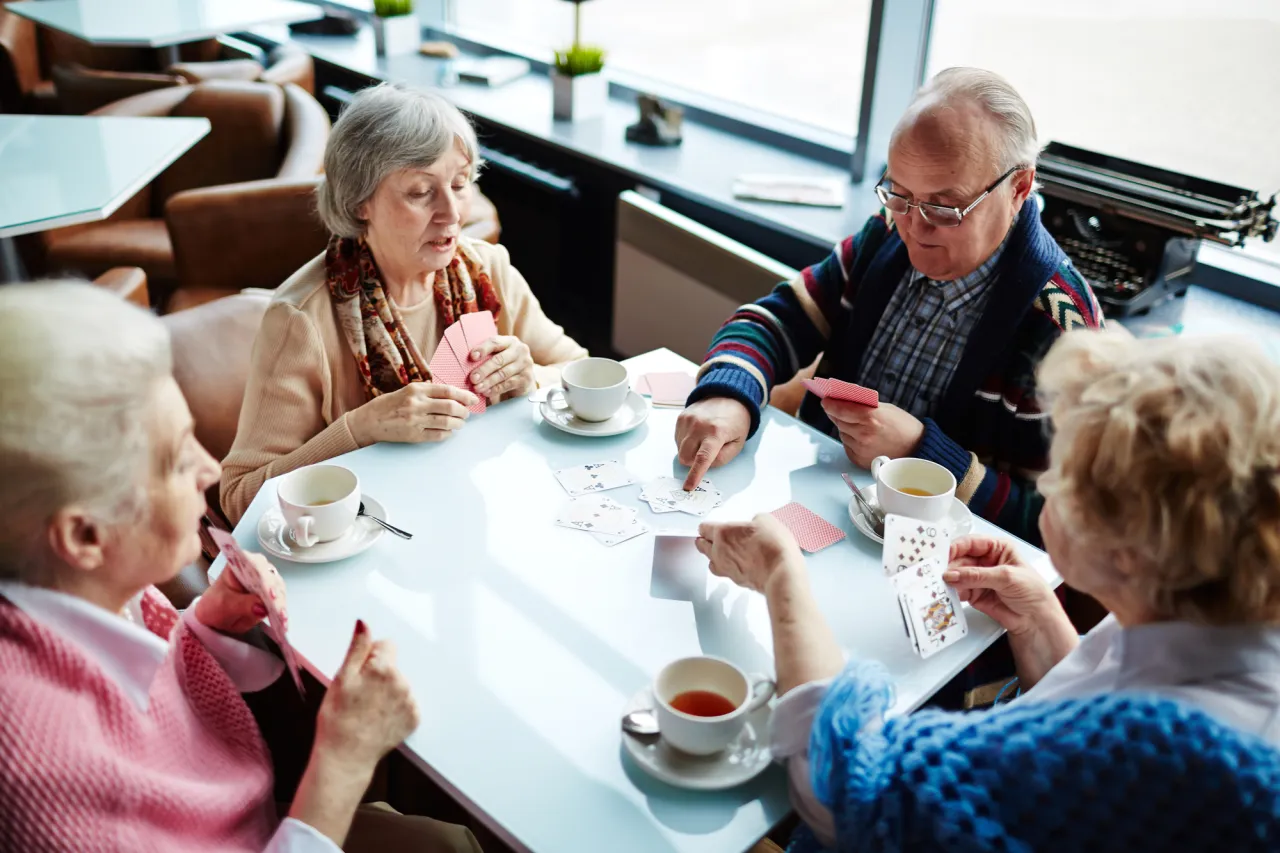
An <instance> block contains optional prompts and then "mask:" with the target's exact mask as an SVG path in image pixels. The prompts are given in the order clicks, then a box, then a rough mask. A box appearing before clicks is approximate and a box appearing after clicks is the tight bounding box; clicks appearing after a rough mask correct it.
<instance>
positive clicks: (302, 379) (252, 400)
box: [219, 302, 359, 524]
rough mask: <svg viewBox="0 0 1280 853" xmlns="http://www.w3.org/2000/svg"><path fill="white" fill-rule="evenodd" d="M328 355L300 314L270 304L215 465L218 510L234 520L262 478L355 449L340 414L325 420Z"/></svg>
mask: <svg viewBox="0 0 1280 853" xmlns="http://www.w3.org/2000/svg"><path fill="white" fill-rule="evenodd" d="M332 394H333V381H332V377H331V376H330V372H329V359H328V357H327V355H326V353H325V351H324V345H323V344H322V342H321V339H320V333H319V332H318V331H317V330H316V327H315V324H314V323H312V321H311V318H310V317H308V316H307V315H306V314H305V313H303V312H302V311H300V310H298V309H297V308H295V307H294V306H293V305H290V304H288V303H285V302H273V303H272V304H271V306H270V307H269V308H267V313H266V315H265V316H264V317H263V318H262V327H261V328H260V329H259V330H258V336H257V338H256V339H255V340H254V342H253V356H252V364H251V366H250V369H249V382H248V385H247V386H246V387H245V392H244V404H243V406H242V407H241V409H240V422H239V425H238V427H237V429H236V439H235V443H234V444H232V446H231V452H230V453H228V454H227V458H226V460H224V461H223V463H222V485H221V487H220V491H219V495H220V498H221V501H222V510H223V512H225V513H226V514H227V517H228V518H229V519H230V520H231V522H232V523H233V524H236V523H239V521H240V517H241V516H243V515H244V512H245V510H247V509H248V508H249V504H250V503H252V502H253V499H254V496H256V495H257V494H258V490H259V489H260V488H262V484H263V483H265V482H266V481H267V480H269V479H270V478H272V477H276V476H279V475H280V474H286V473H288V472H290V471H292V470H294V469H295V468H301V467H303V466H305V465H312V464H315V463H317V462H323V461H324V460H326V459H332V458H333V457H335V456H338V455H341V454H343V453H348V452H350V451H352V450H356V449H358V448H359V445H358V444H357V443H356V439H355V436H353V435H352V434H351V429H350V427H349V426H348V424H347V415H345V414H343V415H341V416H340V417H338V418H337V419H335V420H334V421H333V423H326V422H325V418H324V411H325V404H326V403H328V402H330V397H331V395H332Z"/></svg>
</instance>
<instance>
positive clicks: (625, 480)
mask: <svg viewBox="0 0 1280 853" xmlns="http://www.w3.org/2000/svg"><path fill="white" fill-rule="evenodd" d="M555 476H556V479H557V480H559V481H560V485H562V486H564V490H565V491H566V492H568V493H569V494H570V495H571V496H573V497H575V498H576V497H578V496H579V495H589V494H592V493H594V492H607V491H608V490H609V489H619V488H621V487H623V486H630V485H631V484H632V483H634V482H635V481H636V478H635V477H633V476H631V472H630V471H628V470H627V469H626V468H624V467H622V463H620V462H617V461H616V460H613V459H610V460H608V461H605V462H589V463H587V464H586V465H575V466H573V467H572V468H561V469H560V470H559V471H556V472H555Z"/></svg>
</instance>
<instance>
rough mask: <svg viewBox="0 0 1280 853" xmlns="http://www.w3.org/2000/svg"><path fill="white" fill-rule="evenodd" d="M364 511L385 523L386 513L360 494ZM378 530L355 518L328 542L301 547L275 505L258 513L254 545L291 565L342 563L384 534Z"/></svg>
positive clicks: (278, 507)
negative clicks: (353, 521) (344, 530)
mask: <svg viewBox="0 0 1280 853" xmlns="http://www.w3.org/2000/svg"><path fill="white" fill-rule="evenodd" d="M360 500H362V501H364V511H365V512H366V513H367V514H368V515H372V516H376V517H377V518H380V519H382V520H383V521H388V520H389V519H388V518H387V511H386V510H385V509H383V508H382V504H380V503H378V502H377V501H376V500H375V499H373V498H371V497H369V496H368V495H361V496H360ZM385 532H386V531H384V530H383V529H382V527H381V526H380V525H378V524H375V523H374V522H372V521H370V520H369V519H367V518H357V519H356V523H355V524H353V525H351V528H350V529H349V530H348V531H347V532H346V533H344V534H342V535H341V536H339V537H338V538H337V539H334V540H333V541H332V542H320V543H318V544H316V545H312V546H311V547H310V548H304V547H302V546H301V545H299V544H298V543H297V542H294V541H293V534H291V533H290V532H289V525H288V524H286V523H285V521H284V515H283V514H282V513H281V512H280V505H279V504H276V505H274V506H272V507H271V508H270V509H268V510H267V511H266V512H264V513H263V514H262V518H260V519H259V520H258V542H259V543H261V544H262V549H263V550H264V551H266V552H267V553H268V554H270V555H271V556H273V557H279V558H280V559H282V560H292V561H293V562H295V563H332V562H333V561H334V560H345V559H346V558H347V557H354V556H355V555H356V554H359V553H361V552H363V551H367V550H368V549H369V547H370V546H372V545H373V543H374V542H377V541H378V539H379V538H380V537H381V536H382V534H383V533H385Z"/></svg>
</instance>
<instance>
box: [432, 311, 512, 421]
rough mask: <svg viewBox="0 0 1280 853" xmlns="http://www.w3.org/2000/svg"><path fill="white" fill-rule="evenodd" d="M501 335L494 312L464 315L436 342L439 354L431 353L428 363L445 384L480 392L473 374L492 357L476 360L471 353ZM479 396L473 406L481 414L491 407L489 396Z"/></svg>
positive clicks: (434, 374)
mask: <svg viewBox="0 0 1280 853" xmlns="http://www.w3.org/2000/svg"><path fill="white" fill-rule="evenodd" d="M497 334H498V326H497V324H495V323H494V322H493V314H492V313H490V312H489V311H476V312H473V313H471V314H463V315H462V317H461V318H460V319H459V320H458V321H457V322H456V323H454V324H453V325H451V326H450V327H449V328H447V329H445V330H444V335H443V336H442V337H441V338H440V343H439V344H437V345H436V352H435V355H433V356H431V363H430V364H429V365H428V369H429V370H430V371H431V376H432V378H433V379H435V381H436V382H440V383H442V384H444V385H452V386H453V387H455V388H462V389H464V390H467V391H470V392H471V393H473V394H476V389H475V385H473V384H472V382H471V373H472V371H474V370H475V369H476V368H477V367H479V366H480V365H481V364H483V363H484V362H485V361H488V359H487V358H486V359H484V360H482V361H475V360H473V359H472V358H471V353H472V352H474V351H475V349H476V348H477V347H479V346H480V345H481V344H483V343H484V342H485V341H488V340H489V339H490V338H493V337H496V336H497ZM476 397H477V398H479V402H478V403H476V405H474V406H471V407H470V408H471V411H472V412H473V413H475V414H477V415H479V414H483V413H484V411H485V409H486V408H487V405H486V402H485V399H484V397H483V396H481V395H480V394H476Z"/></svg>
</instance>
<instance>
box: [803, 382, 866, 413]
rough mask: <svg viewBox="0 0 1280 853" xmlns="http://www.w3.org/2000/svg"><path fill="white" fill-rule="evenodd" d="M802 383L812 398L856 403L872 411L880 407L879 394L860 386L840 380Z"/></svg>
mask: <svg viewBox="0 0 1280 853" xmlns="http://www.w3.org/2000/svg"><path fill="white" fill-rule="evenodd" d="M802 383H803V385H804V387H805V388H808V389H809V391H810V392H811V393H812V394H813V395H814V396H816V397H819V398H821V399H824V400H825V399H826V398H827V397H830V398H831V399H833V400H844V401H845V402H847V403H858V404H859V405H862V406H869V407H870V408H872V409H875V408H879V406H880V394H879V393H878V392H876V391H873V390H871V389H870V388H863V387H862V386H861V385H854V384H853V383H852V382H845V381H843V380H841V379H804V380H802Z"/></svg>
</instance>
